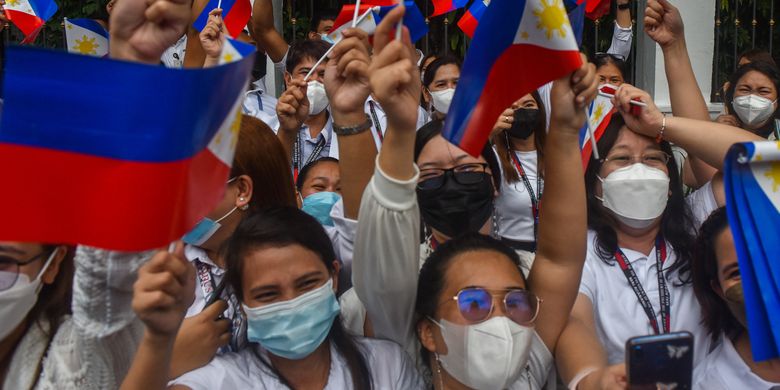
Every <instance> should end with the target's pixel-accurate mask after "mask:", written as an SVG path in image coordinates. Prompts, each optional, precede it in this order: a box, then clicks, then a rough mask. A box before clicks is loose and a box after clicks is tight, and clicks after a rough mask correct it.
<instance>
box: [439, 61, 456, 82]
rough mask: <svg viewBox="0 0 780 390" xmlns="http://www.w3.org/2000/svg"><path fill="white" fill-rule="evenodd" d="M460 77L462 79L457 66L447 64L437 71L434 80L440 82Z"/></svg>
mask: <svg viewBox="0 0 780 390" xmlns="http://www.w3.org/2000/svg"><path fill="white" fill-rule="evenodd" d="M458 77H460V70H459V69H458V67H457V66H456V65H455V64H447V65H443V66H440V67H439V69H437V70H436V74H435V75H434V78H433V80H434V81H439V80H447V79H454V78H458Z"/></svg>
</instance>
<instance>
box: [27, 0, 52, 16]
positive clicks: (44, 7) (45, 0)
mask: <svg viewBox="0 0 780 390" xmlns="http://www.w3.org/2000/svg"><path fill="white" fill-rule="evenodd" d="M29 2H30V6H31V7H32V9H33V12H35V16H37V17H39V18H41V19H43V20H44V21H48V20H49V19H51V17H52V16H54V14H55V13H57V3H55V2H54V0H29Z"/></svg>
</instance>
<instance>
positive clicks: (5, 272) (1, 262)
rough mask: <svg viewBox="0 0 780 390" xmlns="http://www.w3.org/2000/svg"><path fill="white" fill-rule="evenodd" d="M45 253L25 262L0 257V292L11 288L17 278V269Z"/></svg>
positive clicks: (8, 257)
mask: <svg viewBox="0 0 780 390" xmlns="http://www.w3.org/2000/svg"><path fill="white" fill-rule="evenodd" d="M45 254H46V252H40V253H38V254H37V255H34V256H33V257H30V258H29V259H27V260H22V261H19V260H16V259H14V258H13V257H10V256H5V255H0V291H5V290H8V289H9V288H11V286H13V285H14V284H15V283H16V279H18V278H19V267H21V266H23V265H27V264H30V263H32V262H33V261H35V260H37V259H38V258H40V257H41V256H44V255H45Z"/></svg>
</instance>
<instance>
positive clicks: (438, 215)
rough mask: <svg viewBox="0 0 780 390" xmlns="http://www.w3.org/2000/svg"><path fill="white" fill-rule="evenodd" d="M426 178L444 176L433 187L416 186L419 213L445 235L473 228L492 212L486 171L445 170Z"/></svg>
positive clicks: (486, 218)
mask: <svg viewBox="0 0 780 390" xmlns="http://www.w3.org/2000/svg"><path fill="white" fill-rule="evenodd" d="M455 175H460V176H459V177H458V179H456V178H455ZM429 180H444V183H443V184H442V186H441V187H439V188H436V189H421V188H419V187H418V188H417V200H418V202H419V204H420V213H421V214H422V218H423V221H425V223H426V224H427V225H428V226H430V227H431V228H433V229H436V230H438V231H440V232H442V233H443V234H445V235H447V236H449V237H456V236H458V235H459V234H463V233H470V232H477V231H479V229H481V228H482V226H483V225H485V222H487V220H488V219H489V218H490V216H491V214H492V213H493V185H492V182H491V177H490V175H488V174H487V173H485V172H463V173H454V172H452V171H447V172H444V175H442V177H441V178H440V179H429ZM458 180H460V181H458ZM423 183H424V182H423ZM461 183H470V184H461ZM423 188H425V186H424V185H423Z"/></svg>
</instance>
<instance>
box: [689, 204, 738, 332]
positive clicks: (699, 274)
mask: <svg viewBox="0 0 780 390" xmlns="http://www.w3.org/2000/svg"><path fill="white" fill-rule="evenodd" d="M728 227H729V221H728V218H726V209H725V208H724V207H721V208H719V209H717V210H715V211H714V212H713V213H712V214H710V216H709V218H707V220H706V221H704V223H703V224H702V225H701V229H699V237H697V239H696V250H695V252H694V253H695V256H694V257H693V263H692V266H691V274H692V276H693V292H694V293H695V294H696V299H698V300H699V305H700V306H701V322H702V324H703V325H704V327H705V328H707V332H708V333H709V334H710V337H711V338H712V341H713V342H715V341H718V338H720V335H721V334H722V333H725V334H726V335H727V336H728V337H734V336H737V335H738V334H739V333H740V332H741V331H742V330H744V328H743V327H742V324H740V323H739V321H738V320H737V318H736V317H734V314H732V313H731V310H729V307H728V305H726V302H725V301H724V300H723V298H721V297H720V296H718V294H716V293H715V291H714V290H713V289H712V286H713V285H720V281H719V279H718V259H717V255H716V253H715V241H716V240H717V239H718V236H719V235H720V234H721V233H723V232H727V230H726V229H728ZM728 234H731V232H728Z"/></svg>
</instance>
